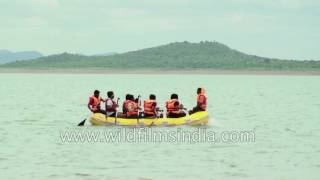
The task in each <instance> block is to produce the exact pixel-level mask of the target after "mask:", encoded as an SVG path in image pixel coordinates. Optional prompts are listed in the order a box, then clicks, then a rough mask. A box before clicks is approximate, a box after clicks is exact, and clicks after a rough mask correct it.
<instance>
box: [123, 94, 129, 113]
mask: <svg viewBox="0 0 320 180" xmlns="http://www.w3.org/2000/svg"><path fill="white" fill-rule="evenodd" d="M130 96H131V94H126V100H125V101H124V102H123V104H122V113H123V114H124V115H125V114H127V109H126V107H125V104H126V101H128V100H129V99H130Z"/></svg>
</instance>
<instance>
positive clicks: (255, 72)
mask: <svg viewBox="0 0 320 180" xmlns="http://www.w3.org/2000/svg"><path fill="white" fill-rule="evenodd" d="M10 73H12V74H19V73H20V74H159V75H161V74H163V75H165V74H181V75H188V74H194V75H293V76H299V75H304V76H305V75H307V76H320V71H319V72H311V71H305V72H304V71H276V70H270V71H267V70H216V69H105V68H86V69H81V68H77V69H69V68H68V69H61V68H59V69H54V68H48V69H45V68H41V69H30V68H28V69H25V68H0V74H10Z"/></svg>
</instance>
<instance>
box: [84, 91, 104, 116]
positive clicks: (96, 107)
mask: <svg viewBox="0 0 320 180" xmlns="http://www.w3.org/2000/svg"><path fill="white" fill-rule="evenodd" d="M101 101H102V102H105V100H104V99H102V98H101V97H100V91H98V90H95V91H94V93H93V96H91V97H90V98H89V102H88V108H89V109H90V111H91V112H93V113H102V114H106V111H104V110H102V109H101V106H100V104H101Z"/></svg>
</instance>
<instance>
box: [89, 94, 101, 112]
mask: <svg viewBox="0 0 320 180" xmlns="http://www.w3.org/2000/svg"><path fill="white" fill-rule="evenodd" d="M90 98H91V99H93V102H92V103H91V104H90V105H91V108H92V110H93V111H97V110H98V109H100V103H101V98H100V97H98V98H96V97H95V96H91V97H90Z"/></svg>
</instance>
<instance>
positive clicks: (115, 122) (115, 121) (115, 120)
mask: <svg viewBox="0 0 320 180" xmlns="http://www.w3.org/2000/svg"><path fill="white" fill-rule="evenodd" d="M119 100H120V98H118V99H117V108H116V116H115V119H114V124H117V118H118V108H119Z"/></svg>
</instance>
